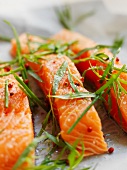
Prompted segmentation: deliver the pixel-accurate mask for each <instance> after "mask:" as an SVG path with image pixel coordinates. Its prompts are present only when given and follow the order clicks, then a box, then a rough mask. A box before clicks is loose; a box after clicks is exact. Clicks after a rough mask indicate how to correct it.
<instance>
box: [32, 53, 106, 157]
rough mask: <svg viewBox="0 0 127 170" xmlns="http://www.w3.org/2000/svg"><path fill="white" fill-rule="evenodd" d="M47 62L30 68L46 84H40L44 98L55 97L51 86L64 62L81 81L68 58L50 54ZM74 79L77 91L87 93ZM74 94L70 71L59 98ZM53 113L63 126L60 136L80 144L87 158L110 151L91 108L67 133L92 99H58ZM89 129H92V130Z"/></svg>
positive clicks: (66, 74)
mask: <svg viewBox="0 0 127 170" xmlns="http://www.w3.org/2000/svg"><path fill="white" fill-rule="evenodd" d="M46 58H47V60H43V59H41V60H39V63H40V64H41V67H40V64H35V63H33V62H29V66H30V67H31V68H32V69H33V70H34V71H35V72H36V73H37V74H38V75H39V76H40V77H41V79H42V80H43V82H38V83H39V85H40V87H41V89H42V90H43V91H44V93H45V95H46V96H47V95H49V94H50V95H52V87H53V81H54V76H55V75H56V73H57V71H58V69H59V68H60V66H61V65H62V63H63V62H65V61H66V62H67V63H68V67H69V69H70V72H71V74H73V75H74V76H76V77H77V79H79V80H81V79H82V77H81V76H80V74H79V72H78V70H77V69H76V67H75V65H74V63H73V62H72V61H71V60H70V59H69V58H68V57H66V56H61V57H60V56H59V55H55V54H52V55H48V56H46ZM77 79H75V78H73V81H74V83H75V84H76V85H77V89H78V91H80V92H86V89H84V87H83V84H79V82H78V80H77ZM70 92H74V91H73V89H72V87H71V86H70V82H69V80H68V71H67V70H66V73H65V74H64V76H63V77H62V80H61V81H60V83H59V87H58V90H57V91H56V95H64V94H69V93H70ZM52 102H53V103H52V104H53V109H54V114H55V116H56V117H57V120H58V122H59V125H60V129H61V131H60V134H61V136H62V138H63V140H64V141H66V142H68V143H69V144H71V145H72V144H73V143H74V142H75V141H77V140H79V141H81V142H82V143H83V144H84V146H85V153H84V156H90V155H94V154H102V153H105V152H107V144H106V143H105V141H104V138H103V133H102V131H101V128H102V127H101V121H100V118H99V116H98V114H97V112H96V110H95V108H94V106H92V107H91V108H90V109H89V111H88V112H87V113H86V114H85V115H84V116H83V118H82V119H81V120H80V122H79V123H78V124H77V125H76V126H75V128H74V129H73V130H72V132H71V133H69V134H68V133H67V132H68V130H69V128H70V127H71V126H72V125H73V124H74V123H75V121H76V120H77V119H78V117H79V116H80V115H81V114H82V112H83V111H84V110H85V109H86V108H87V106H88V105H89V104H90V103H91V99H90V98H86V99H85V98H80V99H65V100H64V99H59V98H54V99H53V100H52ZM89 129H92V130H91V131H89ZM77 149H78V150H80V151H81V150H82V148H81V144H78V146H77Z"/></svg>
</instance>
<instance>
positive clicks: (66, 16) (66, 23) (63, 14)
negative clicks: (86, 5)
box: [55, 5, 95, 30]
mask: <svg viewBox="0 0 127 170" xmlns="http://www.w3.org/2000/svg"><path fill="white" fill-rule="evenodd" d="M55 12H56V15H57V17H58V20H59V22H60V24H61V25H62V26H63V27H64V28H66V29H69V30H72V29H74V28H75V27H76V26H77V25H78V24H80V23H81V22H82V21H84V20H85V19H87V18H88V17H90V16H92V15H93V14H94V13H95V12H94V11H89V12H85V13H84V14H81V15H80V16H78V17H77V18H76V19H75V21H74V20H73V16H72V11H71V8H70V6H69V5H65V6H64V7H63V9H59V8H55Z"/></svg>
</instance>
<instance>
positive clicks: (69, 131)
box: [68, 95, 100, 133]
mask: <svg viewBox="0 0 127 170" xmlns="http://www.w3.org/2000/svg"><path fill="white" fill-rule="evenodd" d="M99 97H100V96H99V95H97V96H96V97H95V99H94V100H93V101H92V102H91V103H90V105H89V106H88V107H87V108H86V109H85V110H84V111H83V113H82V114H81V115H80V116H79V117H78V119H77V120H76V121H75V123H74V124H73V125H72V126H71V127H70V129H69V130H68V133H71V131H72V130H73V129H74V128H75V126H76V125H77V124H78V122H79V121H80V120H81V119H82V118H83V116H84V115H85V114H86V113H87V112H88V110H89V109H90V108H91V107H92V106H93V105H94V103H95V102H96V101H97V100H98V99H99Z"/></svg>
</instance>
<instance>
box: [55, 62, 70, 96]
mask: <svg viewBox="0 0 127 170" xmlns="http://www.w3.org/2000/svg"><path fill="white" fill-rule="evenodd" d="M67 66H68V63H67V62H66V61H64V62H63V64H62V65H61V66H60V68H59V69H58V71H57V73H56V75H55V76H54V81H53V87H52V93H53V94H55V93H56V91H57V89H58V86H59V82H60V81H61V80H62V78H63V76H64V74H65V72H66V69H67Z"/></svg>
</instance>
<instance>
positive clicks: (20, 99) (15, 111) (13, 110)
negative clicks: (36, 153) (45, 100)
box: [0, 75, 33, 170]
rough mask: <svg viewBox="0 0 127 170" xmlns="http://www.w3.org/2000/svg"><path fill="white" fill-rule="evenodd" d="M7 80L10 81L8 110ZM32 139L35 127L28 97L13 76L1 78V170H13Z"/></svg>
mask: <svg viewBox="0 0 127 170" xmlns="http://www.w3.org/2000/svg"><path fill="white" fill-rule="evenodd" d="M6 80H8V81H9V85H8V95H9V105H8V107H7V108H6V107H5V81H6ZM32 139H33V125H32V118H31V111H30V107H29V102H28V98H27V96H26V95H25V93H24V92H23V91H22V90H21V89H20V88H19V86H18V82H17V81H16V80H15V78H14V77H13V75H9V76H6V77H0V170H11V169H12V167H13V166H14V164H15V163H16V162H17V160H18V158H19V156H20V155H21V154H22V152H23V151H24V150H25V148H26V147H27V146H28V144H30V143H31V141H32ZM21 169H22V170H23V169H24V168H23V167H22V168H21Z"/></svg>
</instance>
